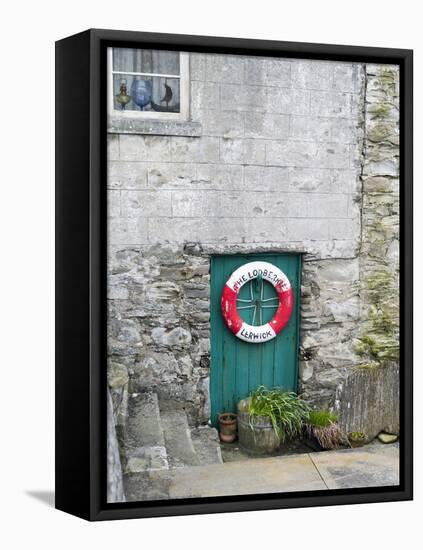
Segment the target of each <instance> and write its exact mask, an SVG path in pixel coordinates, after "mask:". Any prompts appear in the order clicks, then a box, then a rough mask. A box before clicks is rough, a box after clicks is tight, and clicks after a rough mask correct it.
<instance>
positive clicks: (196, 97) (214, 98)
mask: <svg viewBox="0 0 423 550" xmlns="http://www.w3.org/2000/svg"><path fill="white" fill-rule="evenodd" d="M219 108H220V89H219V84H217V83H216V82H200V81H196V80H194V81H193V82H191V111H192V114H193V115H194V116H195V117H197V116H198V114H199V111H201V109H213V110H218V109H219Z"/></svg>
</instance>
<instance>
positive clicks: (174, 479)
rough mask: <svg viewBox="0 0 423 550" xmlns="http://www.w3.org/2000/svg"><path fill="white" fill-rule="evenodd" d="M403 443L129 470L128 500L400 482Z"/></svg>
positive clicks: (274, 491)
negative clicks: (401, 444)
mask: <svg viewBox="0 0 423 550" xmlns="http://www.w3.org/2000/svg"><path fill="white" fill-rule="evenodd" d="M398 483H399V444H398V443H394V444H391V445H383V444H380V443H372V444H370V445H366V446H365V447H361V448H359V449H343V450H339V451H327V452H322V453H303V454H297V455H291V456H278V457H272V458H257V459H251V460H242V461H235V462H226V463H224V464H212V465H207V466H193V467H187V468H176V469H173V470H161V471H150V472H140V473H136V474H130V475H127V476H126V479H125V492H126V498H127V500H128V501H131V500H132V501H133V500H138V501H143V500H157V499H174V498H190V497H210V496H228V495H246V494H259V493H277V492H292V491H316V490H327V489H345V488H354V487H375V486H389V485H398Z"/></svg>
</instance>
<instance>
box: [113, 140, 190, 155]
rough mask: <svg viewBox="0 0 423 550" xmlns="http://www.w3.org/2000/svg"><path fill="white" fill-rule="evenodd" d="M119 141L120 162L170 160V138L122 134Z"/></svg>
mask: <svg viewBox="0 0 423 550" xmlns="http://www.w3.org/2000/svg"><path fill="white" fill-rule="evenodd" d="M179 139H183V138H179ZM187 139H188V138H187ZM119 140H120V160H161V161H165V160H170V138H169V137H165V136H141V135H129V134H121V135H120V136H119Z"/></svg>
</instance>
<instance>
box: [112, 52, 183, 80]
mask: <svg viewBox="0 0 423 550" xmlns="http://www.w3.org/2000/svg"><path fill="white" fill-rule="evenodd" d="M113 70H114V71H122V72H127V71H128V72H131V73H132V72H134V73H155V74H157V73H159V74H170V75H179V52H168V51H159V50H136V49H133V48H113Z"/></svg>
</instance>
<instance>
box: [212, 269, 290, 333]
mask: <svg viewBox="0 0 423 550" xmlns="http://www.w3.org/2000/svg"><path fill="white" fill-rule="evenodd" d="M259 276H261V277H262V278H263V280H265V281H268V282H269V283H270V284H272V285H273V287H274V288H275V290H276V294H277V298H278V308H277V310H276V313H275V315H274V316H273V317H272V319H271V320H270V321H269V322H268V323H265V324H264V325H259V326H255V325H250V324H248V323H246V322H245V321H244V320H243V319H242V318H241V316H240V314H239V312H238V308H237V300H238V294H239V291H240V290H241V288H242V287H243V286H244V285H245V284H246V283H248V282H249V281H252V280H254V279H257V277H259ZM239 301H241V300H239ZM293 303H294V295H293V291H292V287H291V283H290V282H289V279H288V277H287V276H286V275H285V273H284V272H283V271H282V270H281V269H279V268H278V267H276V266H274V265H273V264H271V263H269V262H262V261H256V262H249V263H247V264H244V265H242V266H241V267H239V268H238V269H236V270H235V271H234V272H233V273H232V275H231V276H230V277H229V279H228V280H227V281H226V283H225V286H224V287H223V292H222V300H221V311H222V315H223V319H224V321H225V323H226V326H227V327H228V328H229V330H231V331H232V332H233V333H234V334H235V336H236V337H237V338H240V339H241V340H244V341H245V342H250V343H263V342H267V341H269V340H272V339H273V338H275V337H276V336H277V335H278V334H279V332H280V331H281V330H282V329H283V328H284V327H285V326H286V324H287V323H288V321H289V319H290V317H291V314H292V309H293Z"/></svg>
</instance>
